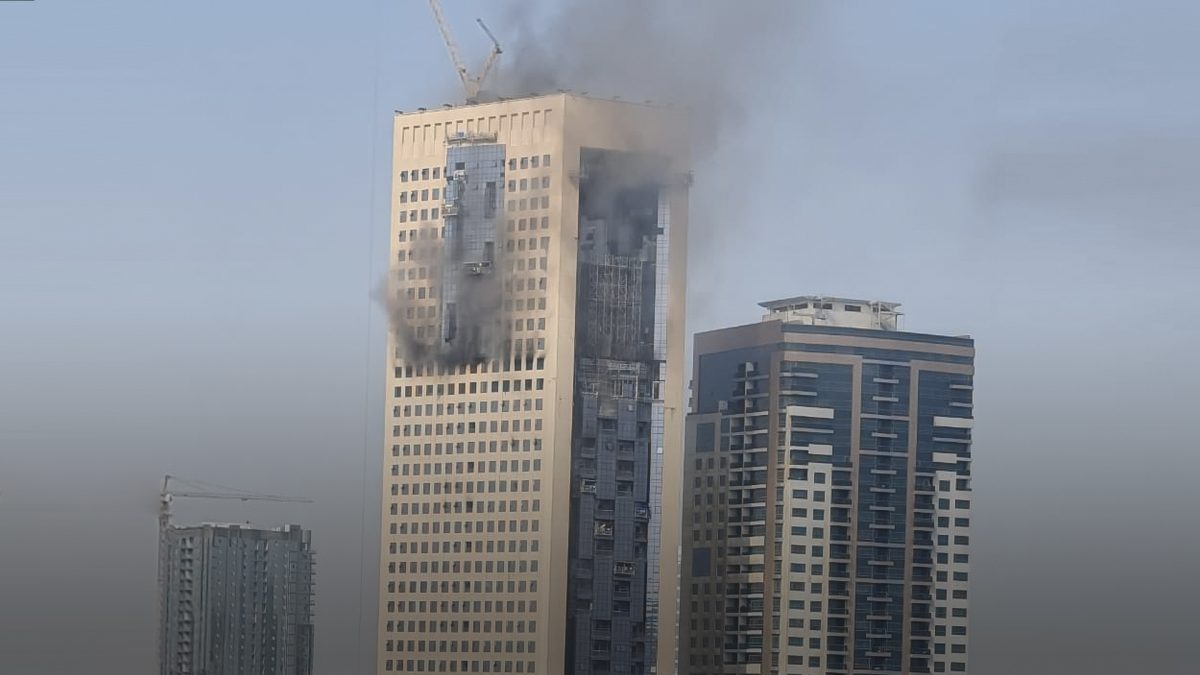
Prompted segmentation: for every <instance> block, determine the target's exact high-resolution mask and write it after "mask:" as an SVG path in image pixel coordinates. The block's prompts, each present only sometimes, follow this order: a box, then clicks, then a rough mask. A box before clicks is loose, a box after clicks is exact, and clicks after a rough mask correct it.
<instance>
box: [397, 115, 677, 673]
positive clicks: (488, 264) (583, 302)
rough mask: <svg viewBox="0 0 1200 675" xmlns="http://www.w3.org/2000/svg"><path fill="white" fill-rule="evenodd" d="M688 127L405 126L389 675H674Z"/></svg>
mask: <svg viewBox="0 0 1200 675" xmlns="http://www.w3.org/2000/svg"><path fill="white" fill-rule="evenodd" d="M684 121H685V120H684V116H683V115H682V114H681V113H680V112H679V111H676V110H672V109H668V108H663V107H655V106H650V105H641V104H631V103H623V102H617V101H609V100H597V99H592V98H587V97H583V96H576V95H572V94H553V95H549V96H535V97H530V98H522V99H513V100H500V101H494V102H489V103H482V104H471V105H465V106H457V107H451V106H447V107H445V108H442V109H437V110H431V111H425V110H421V111H418V112H414V113H407V114H405V113H398V114H397V116H396V118H395V129H394V134H395V137H394V175H393V195H392V197H393V198H392V209H393V213H392V224H391V247H390V250H391V266H392V279H391V283H390V284H389V290H388V295H389V310H390V313H391V318H392V322H391V331H390V336H389V343H388V349H389V352H388V364H387V368H388V371H387V373H388V376H387V383H388V390H387V427H386V436H387V438H386V443H385V448H384V457H383V469H384V470H383V516H382V523H383V533H382V541H383V545H382V549H381V561H380V614H379V631H380V633H379V640H378V645H379V646H378V671H379V672H381V673H384V672H405V673H414V672H439V673H441V672H450V673H455V672H457V673H489V672H490V673H539V674H545V675H562V674H564V673H574V674H580V675H582V674H591V673H595V674H599V673H614V674H615V673H622V674H629V675H636V674H640V673H653V672H663V673H667V672H673V668H674V658H675V645H676V639H675V622H676V618H677V615H676V607H677V603H676V583H677V579H678V570H677V567H678V565H677V558H676V555H675V552H676V551H677V550H678V532H677V528H678V523H679V510H678V509H679V502H680V493H679V487H680V486H679V481H678V478H677V476H679V475H680V473H681V469H680V460H681V457H682V428H683V410H682V406H683V363H682V361H683V358H682V357H683V347H684V344H683V320H684V316H683V307H684V276H685V260H684V250H685V247H684V235H685V228H686V223H687V187H688V184H689V176H690V174H689V173H688V155H687V150H686V148H687V129H686V126H685V124H684ZM673 477H675V478H673Z"/></svg>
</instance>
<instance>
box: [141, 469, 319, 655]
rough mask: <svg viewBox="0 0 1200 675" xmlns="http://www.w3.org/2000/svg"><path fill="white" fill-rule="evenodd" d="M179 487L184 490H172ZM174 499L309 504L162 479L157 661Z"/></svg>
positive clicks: (297, 499) (299, 499) (161, 644)
mask: <svg viewBox="0 0 1200 675" xmlns="http://www.w3.org/2000/svg"><path fill="white" fill-rule="evenodd" d="M173 484H174V485H178V486H180V487H182V488H183V489H174V487H173ZM177 498H187V499H237V500H240V501H243V502H251V501H253V502H295V503H300V504H311V503H312V500H311V499H305V498H303V497H283V496H280V495H268V494H258V493H255V492H249V491H247V490H239V489H237V488H231V487H225V486H222V485H215V484H213V483H206V482H204V481H198V480H188V479H185V478H180V477H178V476H172V475H170V474H167V475H166V476H164V477H163V484H162V490H161V491H159V494H158V605H159V612H160V616H159V631H160V635H159V640H158V646H159V658H160V661H161V658H162V656H163V654H162V650H163V647H164V644H165V643H164V637H165V636H163V635H162V634H161V631H163V630H164V629H165V619H166V617H165V616H162V615H161V613H162V612H164V611H165V599H166V594H167V564H166V562H167V561H166V557H167V555H166V554H167V530H169V529H170V527H171V502H173V501H174V500H175V499H177Z"/></svg>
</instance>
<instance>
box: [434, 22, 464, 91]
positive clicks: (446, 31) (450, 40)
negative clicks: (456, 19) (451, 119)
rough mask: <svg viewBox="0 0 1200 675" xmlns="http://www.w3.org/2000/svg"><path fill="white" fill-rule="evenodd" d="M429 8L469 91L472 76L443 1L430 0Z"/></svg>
mask: <svg viewBox="0 0 1200 675" xmlns="http://www.w3.org/2000/svg"><path fill="white" fill-rule="evenodd" d="M429 8H430V9H431V10H433V19H434V20H435V21H437V25H438V30H440V31H441V32H442V41H443V42H445V43H446V51H447V52H450V62H451V63H452V64H453V65H454V72H456V73H458V78H459V79H460V80H462V83H463V88H465V89H467V91H468V92H469V91H470V76H469V75H468V74H467V66H466V65H465V64H464V63H463V60H462V56H461V55H460V54H459V53H458V45H457V44H455V43H454V37H453V36H452V35H451V34H450V24H448V23H446V16H445V15H444V14H442V3H440V2H438V0H429Z"/></svg>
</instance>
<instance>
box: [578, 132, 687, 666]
mask: <svg viewBox="0 0 1200 675" xmlns="http://www.w3.org/2000/svg"><path fill="white" fill-rule="evenodd" d="M666 176H667V163H666V162H665V161H664V160H662V159H661V158H657V157H653V156H648V155H643V154H633V153H622V152H614V151H604V150H596V149H590V148H584V149H583V150H582V152H581V157H580V169H579V174H578V177H577V180H578V185H579V243H578V272H577V281H576V301H575V307H576V315H575V322H576V323H575V326H576V335H575V356H574V358H575V388H574V401H575V408H574V418H573V426H574V428H573V431H572V443H571V473H572V485H573V486H574V487H575V489H574V490H573V496H572V499H571V542H570V560H571V569H570V574H571V576H570V580H569V590H568V596H569V599H568V615H567V621H568V625H567V631H568V638H567V640H568V642H567V647H568V657H567V663H568V666H569V667H570V668H571V671H570V672H573V673H576V674H584V673H608V672H618V673H631V674H635V675H636V674H639V673H648V672H650V671H651V666H653V665H654V664H655V659H656V639H657V628H658V596H657V584H658V577H657V573H658V564H659V556H658V547H657V545H655V546H651V542H654V543H655V544H657V540H658V527H657V526H659V525H661V524H660V523H657V522H655V521H653V519H652V512H651V504H652V503H654V502H657V501H658V499H659V497H660V495H661V480H662V478H661V467H659V466H658V465H659V461H658V458H657V457H656V449H657V448H659V447H661V446H662V425H663V411H662V386H661V385H662V377H663V375H662V365H663V359H664V358H665V356H664V354H663V350H662V346H663V340H664V339H665V335H663V329H662V315H663V310H664V307H663V294H664V292H665V290H666V289H665V288H664V287H663V286H662V283H661V281H662V278H661V277H660V275H659V274H658V270H659V266H660V265H665V264H666V262H667V261H666V260H665V259H663V260H660V255H661V256H665V253H666V251H665V247H664V246H662V245H661V244H662V243H663V242H664V241H665V237H666V235H667V232H666V227H667V224H668V223H667V214H668V211H667V209H666V208H665V205H664V206H662V207H660V202H661V200H660V193H661V190H662V188H663V186H664V185H663V181H664V179H665V177H666ZM660 517H661V516H660Z"/></svg>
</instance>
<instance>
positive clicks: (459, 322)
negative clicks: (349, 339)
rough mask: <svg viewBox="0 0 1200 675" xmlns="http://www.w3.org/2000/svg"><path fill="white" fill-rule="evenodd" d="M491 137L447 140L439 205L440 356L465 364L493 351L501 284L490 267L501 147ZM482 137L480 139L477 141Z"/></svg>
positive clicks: (501, 176) (497, 212)
mask: <svg viewBox="0 0 1200 675" xmlns="http://www.w3.org/2000/svg"><path fill="white" fill-rule="evenodd" d="M487 140H495V136H494V135H491V136H489V137H483V138H473V137H470V136H466V135H461V136H457V137H453V138H450V139H447V150H446V169H445V173H446V187H445V188H444V192H443V194H444V196H445V201H444V203H443V205H442V216H443V217H444V220H443V223H444V228H445V229H444V231H443V233H442V259H441V263H442V264H441V273H442V288H441V293H442V297H441V313H442V316H441V319H442V323H441V335H440V341H439V342H438V343H437V344H436V346H435V353H436V355H437V356H438V357H440V360H442V361H446V362H449V363H467V362H470V361H473V360H476V359H482V358H488V357H491V356H494V355H496V354H497V353H499V348H500V347H501V346H502V345H503V335H502V333H501V320H500V306H501V305H500V300H501V293H500V288H501V284H500V282H499V281H498V279H499V277H498V274H497V272H498V270H497V266H496V255H497V251H499V250H501V247H500V246H498V245H497V240H498V239H499V235H500V232H501V229H500V228H499V227H497V223H498V217H499V215H500V214H501V213H502V210H503V209H502V208H501V206H500V205H501V204H502V199H503V196H502V192H503V186H504V146H503V145H500V144H496V143H489V142H486V141H487ZM480 141H483V142H480Z"/></svg>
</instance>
